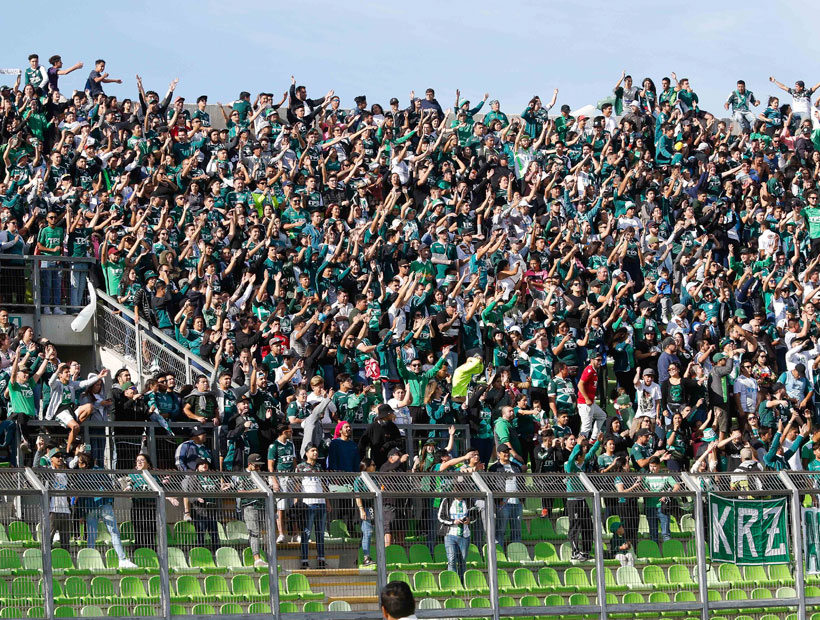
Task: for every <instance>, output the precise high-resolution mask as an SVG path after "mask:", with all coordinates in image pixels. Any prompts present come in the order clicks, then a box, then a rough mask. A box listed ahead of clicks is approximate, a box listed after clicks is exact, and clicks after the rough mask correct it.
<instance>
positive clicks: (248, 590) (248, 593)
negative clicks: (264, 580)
mask: <svg viewBox="0 0 820 620" xmlns="http://www.w3.org/2000/svg"><path fill="white" fill-rule="evenodd" d="M231 588H232V589H233V593H234V594H239V595H241V596H242V598H243V599H244V600H246V601H254V602H263V601H265V600H267V598H268V597H267V596H266V595H263V594H261V593H260V592H259V590H258V589H257V587H256V583H255V582H254V580H253V578H252V577H251V576H250V575H245V574H240V575H235V576H234V578H233V579H231Z"/></svg>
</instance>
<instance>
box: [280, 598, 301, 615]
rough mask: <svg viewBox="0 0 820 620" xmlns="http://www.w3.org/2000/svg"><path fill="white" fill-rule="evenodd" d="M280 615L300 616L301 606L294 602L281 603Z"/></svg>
mask: <svg viewBox="0 0 820 620" xmlns="http://www.w3.org/2000/svg"><path fill="white" fill-rule="evenodd" d="M279 613H283V614H298V613H299V606H298V605H297V604H296V603H294V602H292V601H288V602H286V603H279Z"/></svg>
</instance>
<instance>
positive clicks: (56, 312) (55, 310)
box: [54, 308, 65, 314]
mask: <svg viewBox="0 0 820 620" xmlns="http://www.w3.org/2000/svg"><path fill="white" fill-rule="evenodd" d="M54 314H65V310H63V309H62V308H54Z"/></svg>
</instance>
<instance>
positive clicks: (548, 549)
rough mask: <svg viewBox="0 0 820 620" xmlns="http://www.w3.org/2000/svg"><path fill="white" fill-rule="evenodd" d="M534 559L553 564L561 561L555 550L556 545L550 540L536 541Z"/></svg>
mask: <svg viewBox="0 0 820 620" xmlns="http://www.w3.org/2000/svg"><path fill="white" fill-rule="evenodd" d="M533 559H534V560H535V561H536V562H543V563H544V564H552V563H554V562H559V561H560V558H559V557H558V552H557V551H556V550H555V545H553V544H552V543H549V542H539V543H536V545H535V549H534V550H533Z"/></svg>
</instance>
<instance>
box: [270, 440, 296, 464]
mask: <svg viewBox="0 0 820 620" xmlns="http://www.w3.org/2000/svg"><path fill="white" fill-rule="evenodd" d="M268 460H269V461H273V471H293V470H294V469H295V468H296V448H295V446H294V445H293V442H292V441H286V442H285V443H282V442H281V441H279V440H278V439H277V440H276V441H274V442H273V443H272V444H271V445H270V447H269V448H268Z"/></svg>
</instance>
